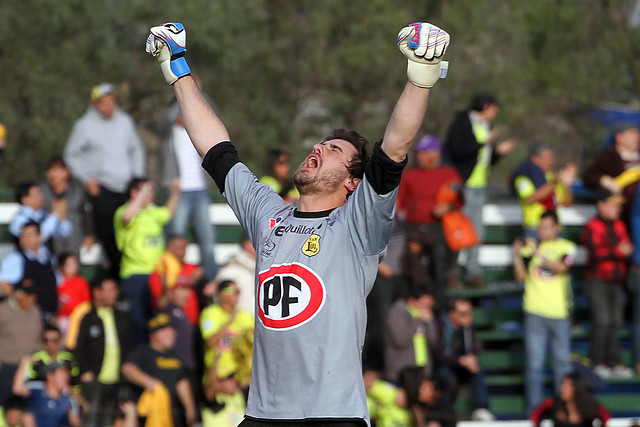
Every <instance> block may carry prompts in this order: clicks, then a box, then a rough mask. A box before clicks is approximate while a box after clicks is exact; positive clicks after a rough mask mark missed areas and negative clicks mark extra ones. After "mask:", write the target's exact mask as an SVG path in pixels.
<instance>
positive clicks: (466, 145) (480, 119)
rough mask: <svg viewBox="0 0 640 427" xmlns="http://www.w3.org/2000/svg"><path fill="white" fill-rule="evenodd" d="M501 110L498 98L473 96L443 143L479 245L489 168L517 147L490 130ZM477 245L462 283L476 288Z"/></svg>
mask: <svg viewBox="0 0 640 427" xmlns="http://www.w3.org/2000/svg"><path fill="white" fill-rule="evenodd" d="M499 109H500V107H499V105H498V100H497V98H496V97H495V96H494V95H493V94H492V93H489V92H481V93H478V94H476V95H474V96H473V98H472V100H471V105H470V106H469V109H468V110H462V111H458V112H457V113H456V114H455V116H454V118H453V120H452V121H451V123H450V124H449V127H448V128H447V135H446V138H445V142H444V150H443V156H444V159H445V161H446V162H450V163H451V165H452V166H453V167H455V168H456V169H457V170H458V173H459V174H460V176H461V177H462V180H463V181H464V182H465V187H464V208H463V210H462V211H463V213H464V214H465V215H467V216H468V217H469V218H470V219H471V221H472V222H473V226H474V227H475V229H476V233H477V234H478V237H479V239H480V242H482V239H483V238H484V224H483V222H482V208H483V206H484V204H485V203H486V201H487V182H488V175H489V167H490V166H492V165H494V164H495V163H496V162H497V161H498V160H499V159H500V158H501V157H502V156H503V155H505V154H508V153H510V152H511V151H512V150H513V149H514V148H515V146H516V142H515V140H513V139H504V140H502V141H498V138H499V136H500V130H499V128H496V127H492V124H493V122H494V120H495V119H496V117H497V115H498V111H499ZM479 249H480V245H476V246H472V247H471V248H469V249H468V250H467V259H466V264H465V281H466V282H467V283H468V284H469V285H471V286H476V287H481V286H483V283H482V278H481V273H482V270H481V268H480V264H479V262H478V255H479Z"/></svg>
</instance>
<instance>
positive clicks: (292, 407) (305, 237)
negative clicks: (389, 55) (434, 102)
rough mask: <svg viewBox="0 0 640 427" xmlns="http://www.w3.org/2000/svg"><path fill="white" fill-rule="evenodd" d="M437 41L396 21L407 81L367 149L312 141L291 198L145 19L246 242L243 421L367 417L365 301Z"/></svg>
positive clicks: (436, 31) (432, 75) (436, 71)
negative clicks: (252, 261) (248, 351)
mask: <svg viewBox="0 0 640 427" xmlns="http://www.w3.org/2000/svg"><path fill="white" fill-rule="evenodd" d="M448 44H449V35H448V34H447V33H446V32H444V31H443V30H441V29H440V28H438V27H436V26H434V25H431V24H427V23H415V24H412V25H411V26H408V27H406V28H404V29H402V31H400V34H399V35H398V45H399V47H400V50H401V52H402V53H403V54H404V55H405V56H406V57H407V59H408V69H407V74H408V78H409V81H408V82H407V84H406V86H405V88H404V90H403V92H402V94H401V95H400V98H399V100H398V102H397V104H396V107H395V109H394V111H393V113H392V115H391V119H390V120H389V123H388V125H387V128H386V131H385V134H384V138H383V139H382V140H381V141H380V142H378V143H376V144H374V146H373V149H372V155H371V157H370V158H367V150H366V145H367V141H366V140H365V139H364V138H363V137H362V136H361V135H359V134H358V133H357V132H355V131H346V130H344V129H338V130H335V131H333V132H332V133H331V134H330V135H329V136H327V137H326V138H325V139H324V140H323V141H322V142H320V143H318V144H315V145H314V147H313V150H312V152H311V153H310V154H309V155H308V156H307V157H306V159H305V160H304V162H303V163H302V165H301V166H300V167H299V169H298V170H297V172H296V173H295V175H294V183H295V184H296V186H297V188H298V190H299V192H300V201H299V204H298V205H297V206H292V205H287V204H286V203H285V202H284V201H283V200H282V198H281V197H280V196H278V195H277V194H276V193H275V192H274V191H273V190H272V189H271V188H270V187H268V186H266V185H263V184H260V182H259V181H258V180H257V178H256V177H255V176H254V175H253V174H252V173H251V171H249V169H248V168H247V167H246V166H245V165H244V164H243V163H241V161H240V159H239V157H238V153H237V151H236V149H235V148H234V146H233V145H232V144H231V142H230V138H229V134H228V132H227V129H226V128H225V126H224V125H223V124H222V122H221V121H220V119H219V118H218V117H217V116H216V114H215V113H214V112H213V111H212V110H211V108H210V107H209V105H208V104H207V102H206V101H205V100H204V98H203V96H202V94H201V93H200V90H199V89H198V87H197V85H196V83H195V81H194V80H193V78H191V76H190V70H189V67H188V65H187V62H186V60H185V56H184V54H185V49H186V31H185V29H184V27H183V25H182V24H179V23H167V24H164V25H161V26H158V27H153V28H151V34H150V36H149V38H148V39H147V51H148V52H149V53H150V54H152V55H153V56H154V57H156V58H157V60H158V62H160V67H161V69H162V72H163V75H164V77H165V79H166V81H167V83H169V84H172V85H173V87H174V89H175V92H176V96H177V99H178V103H179V105H180V109H181V112H182V116H183V120H184V126H185V128H186V129H187V131H188V133H189V136H190V137H191V140H192V141H193V144H194V145H195V147H196V149H197V150H198V152H199V153H200V155H201V156H202V157H203V161H202V166H203V167H204V169H205V170H206V171H207V172H208V173H209V174H210V175H211V177H212V178H213V180H214V181H215V182H216V184H217V185H218V187H219V189H220V191H221V192H222V194H223V195H224V196H225V198H226V199H227V201H228V202H229V205H230V206H231V208H232V209H233V211H234V212H235V214H236V216H237V217H238V219H239V220H240V223H241V224H242V226H243V227H244V229H245V230H246V231H247V233H248V235H249V237H250V239H251V242H252V243H253V245H254V247H255V248H256V252H257V260H256V261H257V267H256V300H255V304H256V310H255V312H256V318H257V319H256V325H255V339H254V357H253V370H252V374H251V386H250V388H249V399H248V403H247V410H246V414H245V419H244V421H243V422H242V424H241V425H242V426H274V425H280V424H281V423H286V425H287V426H291V425H297V424H300V425H303V424H310V423H313V424H314V425H316V426H321V425H332V426H333V425H340V426H345V427H346V426H356V425H369V424H370V422H369V415H368V410H367V400H366V394H365V389H364V383H363V379H362V367H361V350H362V345H363V342H364V331H365V324H366V308H365V301H366V297H367V295H368V293H369V292H370V291H371V288H372V286H373V282H374V279H375V277H376V272H377V267H378V262H379V261H380V259H381V257H382V256H383V254H384V252H385V249H386V245H387V241H388V239H389V234H390V232H391V224H392V221H393V216H394V204H395V199H396V194H397V191H398V184H399V183H400V177H401V174H402V170H403V168H404V166H405V165H406V161H407V152H408V151H409V149H410V147H411V144H412V142H413V140H414V138H415V136H416V134H417V132H418V130H419V128H420V126H421V124H422V120H423V117H424V115H425V112H426V110H427V103H428V99H429V92H430V88H431V87H432V86H433V85H434V84H435V83H436V82H437V81H438V79H439V78H440V76H441V73H442V69H443V68H444V63H443V62H441V59H442V56H443V55H444V53H445V51H446V48H447V46H448ZM253 143H259V142H258V141H254V142H253Z"/></svg>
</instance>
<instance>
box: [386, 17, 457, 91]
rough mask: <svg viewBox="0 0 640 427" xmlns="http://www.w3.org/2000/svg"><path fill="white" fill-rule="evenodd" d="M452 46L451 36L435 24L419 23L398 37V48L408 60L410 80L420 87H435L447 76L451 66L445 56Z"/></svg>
mask: <svg viewBox="0 0 640 427" xmlns="http://www.w3.org/2000/svg"><path fill="white" fill-rule="evenodd" d="M447 46H449V34H448V33H447V32H445V31H443V30H441V29H440V28H438V27H436V26H435V25H432V24H429V23H426V22H416V23H414V24H411V25H409V26H408V27H404V28H403V29H402V30H400V33H399V34H398V48H400V51H401V52H402V53H403V54H404V56H406V57H407V59H408V60H409V61H408V65H407V77H408V78H409V81H410V82H411V83H413V84H414V85H416V86H420V87H432V86H433V85H434V84H436V82H437V81H438V79H440V78H445V77H446V76H447V69H448V67H449V63H448V62H447V61H442V57H443V56H444V53H445V52H446V50H447Z"/></svg>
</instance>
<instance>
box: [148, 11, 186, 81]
mask: <svg viewBox="0 0 640 427" xmlns="http://www.w3.org/2000/svg"><path fill="white" fill-rule="evenodd" d="M149 31H150V32H151V34H149V37H147V48H146V49H147V53H149V54H151V55H152V56H153V57H154V58H156V59H157V60H158V62H159V63H160V68H161V69H162V74H163V75H164V79H165V80H166V81H167V83H169V84H170V85H172V84H174V83H175V82H176V81H177V80H178V79H179V78H180V77H184V76H186V75H187V74H191V70H190V69H189V66H188V65H187V61H186V60H185V59H184V53H185V51H186V50H187V30H185V29H184V25H182V24H181V23H179V22H167V23H166V24H163V25H159V26H157V27H153V28H151V30H149Z"/></svg>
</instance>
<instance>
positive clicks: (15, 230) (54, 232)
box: [9, 205, 72, 243]
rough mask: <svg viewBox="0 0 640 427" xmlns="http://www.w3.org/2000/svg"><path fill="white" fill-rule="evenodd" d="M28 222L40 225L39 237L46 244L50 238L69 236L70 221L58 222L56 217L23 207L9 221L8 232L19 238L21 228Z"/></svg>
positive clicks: (42, 211) (40, 210)
mask: <svg viewBox="0 0 640 427" xmlns="http://www.w3.org/2000/svg"><path fill="white" fill-rule="evenodd" d="M29 221H35V222H37V223H38V224H40V237H41V239H42V242H43V243H46V242H47V241H48V240H49V239H50V238H51V237H67V236H69V235H70V234H71V230H72V226H71V221H69V220H68V219H66V218H65V219H63V220H60V219H59V218H58V217H57V216H55V215H52V214H49V213H47V212H45V211H44V210H43V209H39V210H34V209H33V208H31V207H29V206H25V205H20V209H18V212H16V214H15V215H14V216H13V218H12V219H11V223H10V224H9V232H10V233H11V235H13V236H14V237H16V238H18V237H20V233H22V227H24V225H25V224H26V223H28V222H29Z"/></svg>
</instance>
